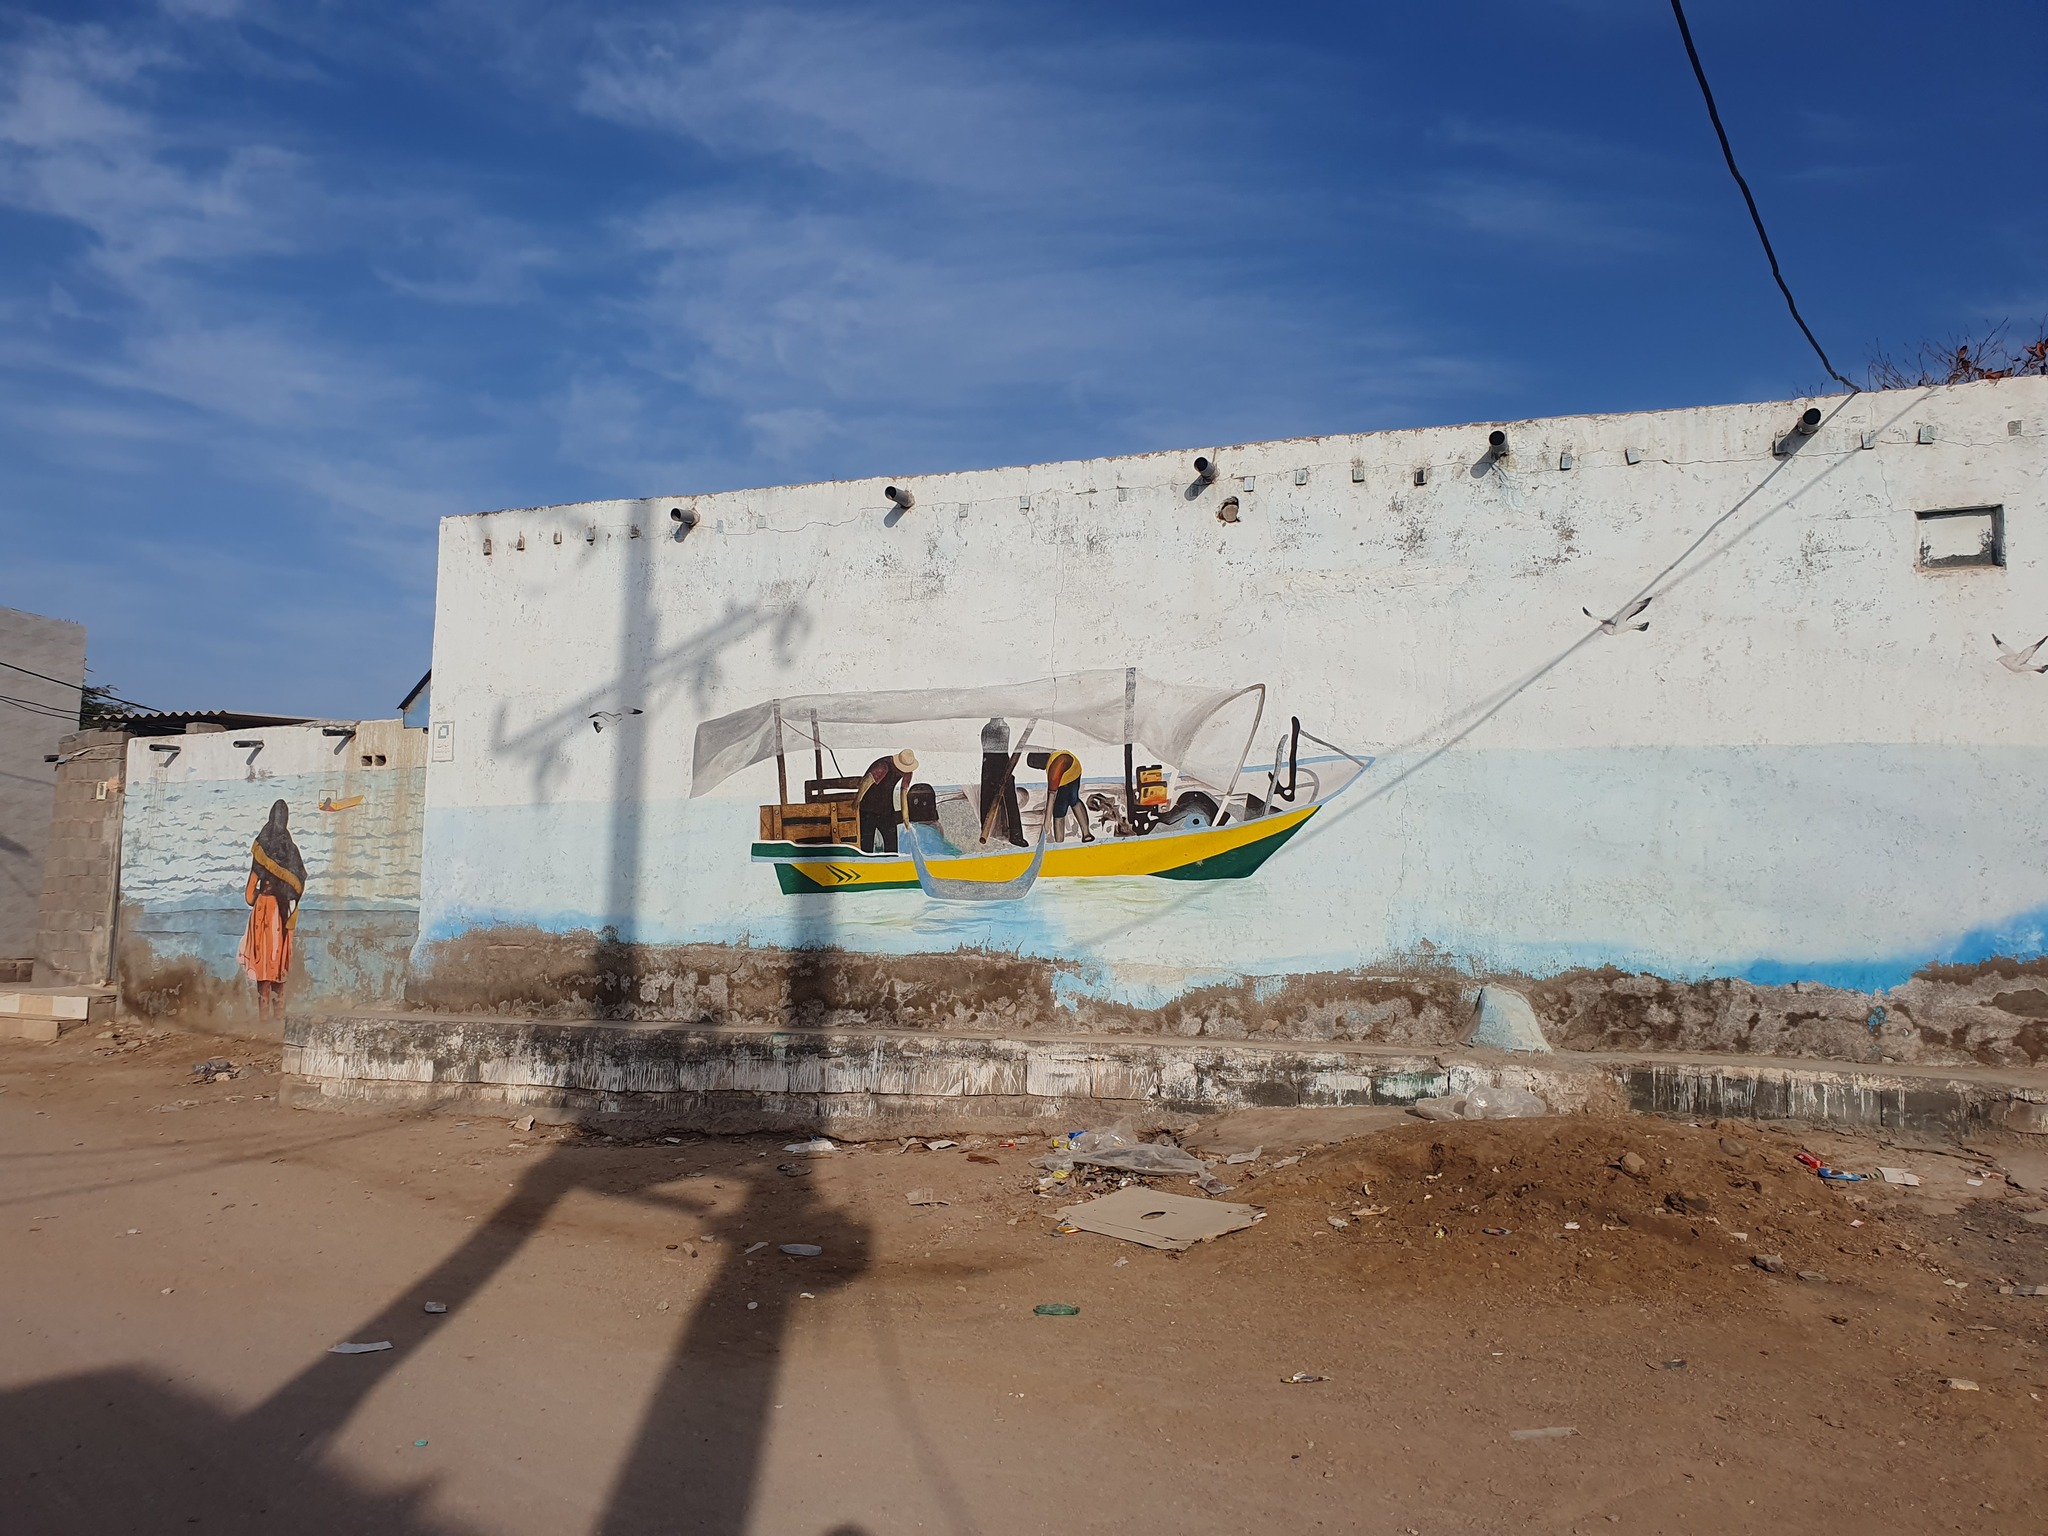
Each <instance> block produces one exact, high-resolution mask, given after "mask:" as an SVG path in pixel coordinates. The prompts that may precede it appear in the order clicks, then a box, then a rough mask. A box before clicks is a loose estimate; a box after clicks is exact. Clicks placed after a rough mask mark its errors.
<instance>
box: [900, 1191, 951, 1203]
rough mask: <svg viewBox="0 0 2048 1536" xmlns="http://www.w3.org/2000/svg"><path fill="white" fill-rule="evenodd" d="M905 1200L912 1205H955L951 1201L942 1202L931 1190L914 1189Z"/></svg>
mask: <svg viewBox="0 0 2048 1536" xmlns="http://www.w3.org/2000/svg"><path fill="white" fill-rule="evenodd" d="M903 1198H904V1199H906V1200H908V1201H909V1202H910V1203H911V1204H912V1205H951V1204H952V1203H953V1202H952V1201H950V1200H941V1199H940V1198H939V1197H938V1195H937V1194H935V1193H934V1192H933V1191H931V1190H929V1189H913V1190H912V1191H911V1192H910V1193H909V1194H907V1195H905V1196H904V1197H903Z"/></svg>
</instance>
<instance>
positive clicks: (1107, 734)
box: [691, 668, 1372, 901]
mask: <svg viewBox="0 0 2048 1536" xmlns="http://www.w3.org/2000/svg"><path fill="white" fill-rule="evenodd" d="M1265 695H1266V689H1265V685H1264V684H1263V683H1254V684H1252V685H1250V686H1249V687H1243V688H1232V689H1217V688H1204V687H1199V686H1195V685H1186V684H1163V683H1159V682H1155V681H1153V680H1151V679H1149V678H1145V677H1142V676H1141V675H1140V674H1139V673H1138V672H1137V670H1136V669H1135V668H1123V669H1117V670H1110V669H1101V670H1098V671H1093V672H1083V673H1069V674H1065V675H1062V676H1059V677H1053V678H1045V679H1040V680H1038V681H1035V682H1031V683H1019V684H1001V685H993V686H988V687H979V688H953V689H923V690H919V689H906V690H892V691H887V692H874V693H858V694H812V695H803V696H799V697H791V698H781V699H771V700H769V701H767V702H766V703H764V704H759V705H754V706H751V707H750V708H748V709H745V710H740V711H736V712H735V713H733V714H730V715H725V716H720V717H719V718H718V719H716V720H709V721H706V722H705V723H704V724H703V725H701V726H700V727H699V728H698V734H697V741H696V756H695V761H694V765H693V773H692V782H691V794H692V795H693V796H694V795H699V794H703V793H705V792H707V791H708V790H710V789H711V788H713V787H715V786H716V785H717V784H718V783H720V782H722V781H723V780H725V779H727V778H729V777H731V776H732V775H733V774H735V773H739V772H741V771H743V770H747V769H751V768H753V767H754V766H755V765H757V764H765V763H767V762H770V761H773V762H774V764H775V780H776V796H777V798H776V800H775V802H773V803H771V804H768V805H763V806H762V807H761V836H760V837H759V838H758V839H757V840H755V842H754V843H753V846H752V850H751V856H752V860H753V862H755V863H757V864H767V865H770V866H772V867H773V868H774V870H775V878H776V881H777V883H778V885H779V886H780V888H781V890H782V891H783V893H784V894H786V895H792V896H795V895H818V894H847V893H854V892H861V891H902V890H913V889H916V890H922V891H923V892H924V893H925V894H927V895H929V896H933V897H937V898H940V899H945V900H957V901H1008V900H1016V899H1019V898H1021V897H1023V896H1025V895H1027V894H1029V893H1030V891H1031V890H1032V889H1033V888H1034V887H1035V886H1036V885H1037V883H1038V882H1039V881H1040V880H1069V879H1108V878H1130V877H1135V876H1151V877H1155V878H1158V879H1165V880H1235V879H1242V878H1244V877H1245V876H1247V875H1250V874H1252V873H1253V872H1254V871H1256V870H1257V869H1258V868H1259V867H1260V866H1261V865H1263V864H1264V863H1265V862H1266V860H1267V859H1269V858H1271V857H1272V856H1273V855H1274V854H1275V853H1277V852H1278V851H1279V850H1280V849H1281V848H1282V847H1284V846H1285V845H1286V844H1287V842H1288V841H1289V840H1290V839H1291V838H1292V837H1293V836H1294V835H1295V834H1296V833H1297V832H1299V831H1300V830H1301V829H1302V828H1303V827H1304V826H1306V825H1307V824H1308V823H1309V821H1310V820H1311V819H1313V818H1314V816H1315V815H1316V813H1317V812H1318V811H1320V810H1321V809H1322V807H1323V806H1324V805H1327V804H1328V803H1329V802H1330V800H1332V799H1333V798H1335V797H1336V796H1337V795H1338V794H1340V793H1341V792H1342V791H1343V790H1345V789H1346V788H1348V787H1349V786H1350V785H1351V784H1352V783H1353V782H1355V781H1356V780H1357V779H1358V777H1359V776H1360V775H1361V774H1363V773H1364V772H1365V771H1366V770H1367V769H1368V768H1370V767H1371V766H1372V759H1371V758H1370V757H1361V756H1359V755H1357V754H1356V753H1352V752H1348V751H1346V750H1345V749H1343V748H1341V747H1338V746H1336V745H1335V744H1334V743H1331V742H1328V741H1325V740H1323V739H1322V738H1321V737H1318V736H1315V735H1313V734H1311V733H1310V732H1308V731H1305V730H1304V729H1303V728H1302V725H1301V721H1300V720H1299V719H1298V718H1296V719H1294V720H1293V721H1292V722H1291V723H1290V727H1289V729H1288V731H1287V732H1286V733H1284V734H1282V735H1281V737H1280V739H1279V740H1278V741H1277V742H1276V743H1275V745H1274V748H1273V757H1272V761H1271V764H1270V765H1269V766H1268V767H1266V768H1264V769H1263V770H1262V769H1260V768H1257V767H1254V768H1252V769H1251V770H1250V771H1249V773H1247V769H1246V764H1247V760H1248V759H1249V757H1250V754H1251V748H1252V743H1253V741H1254V740H1255V739H1256V737H1257V734H1258V730H1259V724H1260V721H1261V720H1262V719H1263V718H1264V713H1265ZM1233 712H1242V713H1243V714H1248V715H1249V717H1250V726H1249V728H1248V729H1244V728H1243V722H1242V720H1241V719H1236V720H1233V719H1232V715H1233ZM983 717H989V718H987V728H988V730H989V731H994V732H996V734H995V736H994V740H995V741H996V743H997V745H996V747H995V749H994V751H993V753H992V754H991V752H990V739H991V738H990V736H989V735H988V734H986V733H984V732H983V727H982V725H981V721H982V719H983ZM1012 717H1014V718H1019V719H1023V720H1025V721H1026V722H1028V723H1027V724H1026V726H1025V729H1024V732H1023V736H1022V738H1021V739H1019V740H1018V741H1017V743H1016V750H1015V751H1014V752H1010V738H1009V726H1008V720H1009V718H1012ZM998 728H999V729H998ZM1041 729H1044V730H1045V731H1046V733H1047V736H1051V735H1054V734H1055V733H1058V732H1065V733H1066V739H1067V740H1068V741H1069V742H1070V743H1071V746H1057V745H1055V744H1054V743H1053V742H1051V741H1048V740H1046V738H1045V737H1035V734H1034V733H1037V732H1039V731H1041ZM1240 731H1241V732H1242V734H1241V735H1240V734H1239V732H1240ZM792 738H793V739H792ZM1034 739H1037V740H1040V741H1042V742H1044V745H1042V746H1041V747H1040V749H1039V750H1038V751H1036V752H1028V751H1027V749H1028V747H1029V745H1030V743H1031V742H1032V741H1033V740H1034ZM964 740H974V741H976V742H978V744H979V745H980V746H981V748H982V753H981V763H982V767H983V771H984V779H983V783H984V784H986V783H989V782H991V781H990V780H989V779H988V778H987V777H986V775H987V774H988V773H989V772H990V771H991V769H990V765H991V764H993V765H994V771H995V772H997V773H998V774H1000V775H1001V776H1002V782H1004V783H1006V784H1007V786H1008V790H1007V793H1008V794H1009V795H1010V796H1011V797H1013V799H1014V803H1015V806H1016V815H1015V817H1014V818H1013V819H1012V820H1011V821H1010V829H1011V832H1012V834H1013V836H1011V837H1003V836H1001V835H999V833H998V831H997V821H998V819H999V812H998V809H997V808H996V807H997V805H998V804H999V801H998V800H997V799H995V798H994V797H992V798H991V802H990V806H989V808H988V810H987V816H986V819H984V817H983V816H982V814H981V811H982V806H981V798H980V793H981V792H980V786H975V787H973V788H970V787H968V786H966V785H961V784H952V785H938V786H934V785H932V784H926V783H915V782H911V780H912V778H913V777H914V773H915V770H916V769H917V767H918V763H917V761H916V756H915V752H914V751H904V750H902V749H903V748H907V747H912V746H915V747H924V748H926V749H927V750H937V751H941V752H949V753H951V754H953V755H954V756H956V757H960V756H965V755H966V754H965V753H964V752H963V751H962V745H963V741H964ZM1304 741H1306V742H1308V743H1310V745H1311V749H1313V748H1314V747H1317V746H1320V747H1323V748H1326V749H1327V753H1326V754H1324V755H1316V754H1314V752H1313V750H1311V754H1310V755H1309V756H1306V757H1304V756H1303V755H1302V743H1303V742H1304ZM1091 743H1093V744H1099V745H1109V746H1114V747H1119V748H1121V750H1122V754H1123V770H1124V771H1123V775H1122V777H1121V778H1107V777H1103V776H1100V775H1097V776H1095V777H1088V776H1086V775H1082V776H1080V777H1079V778H1078V780H1076V779H1074V778H1073V777H1072V775H1073V774H1074V773H1075V772H1077V771H1078V769H1079V759H1078V757H1076V756H1075V752H1076V751H1077V750H1078V751H1089V752H1091V753H1092V751H1093V746H1092V745H1090V744H1091ZM877 744H881V745H883V746H884V747H885V757H884V758H881V759H877V760H876V762H875V764H874V765H872V767H871V769H870V772H871V773H873V772H875V771H876V770H878V769H879V770H886V769H887V768H888V762H887V761H886V758H887V749H888V748H892V747H893V748H896V749H897V750H898V752H899V759H898V760H899V761H900V762H902V763H904V764H907V765H909V767H908V771H906V772H905V773H903V774H901V775H898V777H899V778H900V779H901V780H902V788H900V789H895V790H889V791H886V792H887V793H889V794H891V795H893V796H895V797H896V798H893V799H891V800H889V801H888V802H887V805H886V808H885V811H886V814H884V815H883V821H882V822H877V821H876V820H875V819H874V816H873V815H872V814H870V815H867V816H865V817H864V816H863V814H862V812H861V811H860V805H861V799H862V797H863V796H864V795H867V794H869V793H870V786H871V785H872V784H874V783H875V782H876V781H874V780H870V779H867V778H862V777H853V776H848V775H845V774H844V773H842V772H840V771H839V766H840V765H839V761H838V751H839V749H840V748H842V747H844V748H847V749H849V750H853V749H871V748H873V747H874V746H875V745H877ZM1141 748H1142V752H1141ZM1006 753H1007V754H1008V756H1007V767H1005V754H1006ZM828 754H830V755H831V757H832V760H833V768H834V772H833V773H832V774H830V775H828V774H827V773H826V757H827V755H828ZM1141 755H1142V756H1144V757H1148V758H1156V759H1158V760H1157V761H1154V762H1148V763H1144V764H1142V765H1141V764H1140V763H1139V761H1138V759H1139V757H1140V756H1141ZM792 756H797V757H799V758H801V757H804V756H808V757H810V758H811V765H810V766H812V768H813V770H814V772H813V776H811V777H809V778H808V779H806V780H803V781H802V783H801V786H800V787H801V790H802V798H801V799H799V800H792V799H791V796H790V791H791V776H790V762H789V760H790V758H791V757H792ZM1027 757H1028V760H1029V764H1030V767H1031V768H1034V769H1038V768H1045V769H1047V770H1048V780H1047V782H1046V784H1045V785H1044V786H1043V787H1037V786H1032V785H1026V784H1020V783H1019V782H1017V779H1016V769H1017V767H1018V765H1019V763H1020V762H1022V761H1025V760H1026V759H1027ZM1060 758H1065V759H1067V760H1068V762H1067V764H1066V765H1065V766H1064V768H1062V766H1061V765H1060V764H1059V763H1058V762H1056V761H1055V760H1056V759H1060ZM856 761H858V759H857V758H856ZM1054 772H1063V773H1065V774H1066V775H1067V776H1066V777H1063V778H1062V779H1061V789H1060V793H1059V795H1058V796H1055V794H1054V790H1053V784H1052V779H1051V774H1052V773H1054ZM873 793H877V794H879V793H884V791H882V790H879V789H876V790H874V791H873ZM874 804H875V802H874V801H873V800H872V799H869V800H868V801H867V805H868V806H869V807H870V810H871V811H872V808H873V806H874ZM1055 810H1058V814H1057V815H1055V814H1054V812H1055ZM883 823H886V824H883ZM1070 828H1071V829H1072V830H1074V831H1075V832H1076V833H1077V834H1078V836H1077V837H1076V838H1075V840H1073V841H1067V840H1066V837H1065V834H1066V833H1067V832H1068V830H1069V829H1070ZM1034 833H1035V841H1034V840H1033V834H1034ZM869 837H872V839H873V840H872V841H870V843H869V846H868V847H866V848H863V847H862V846H861V842H862V841H863V839H864V838H869ZM1018 837H1021V838H1023V839H1024V840H1023V842H1022V843H1021V845H1019V844H1018V843H1017V842H1016V841H1015V838H1018ZM891 842H894V843H895V844H896V846H895V847H893V848H892V847H889V846H888V845H889V844H890V843H891Z"/></svg>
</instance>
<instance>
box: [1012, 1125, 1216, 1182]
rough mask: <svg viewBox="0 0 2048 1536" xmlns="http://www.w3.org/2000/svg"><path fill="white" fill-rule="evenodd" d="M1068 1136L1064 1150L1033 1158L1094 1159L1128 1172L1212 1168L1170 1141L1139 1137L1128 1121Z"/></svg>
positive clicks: (1051, 1162)
mask: <svg viewBox="0 0 2048 1536" xmlns="http://www.w3.org/2000/svg"><path fill="white" fill-rule="evenodd" d="M1064 1139H1065V1142H1066V1149H1065V1150H1064V1151H1062V1152H1059V1153H1057V1154H1055V1155H1054V1156H1053V1157H1051V1158H1033V1159H1032V1162H1033V1163H1034V1164H1035V1165H1037V1166H1038V1167H1041V1168H1043V1167H1056V1166H1061V1165H1064V1166H1068V1167H1071V1166H1072V1165H1073V1164H1075V1163H1093V1164H1094V1165H1095V1166H1096V1167H1098V1168H1115V1169H1118V1170H1120V1171H1121V1172H1124V1173H1187V1174H1194V1175H1196V1176H1198V1177H1199V1176H1200V1175H1203V1174H1206V1173H1207V1172H1208V1171H1209V1165H1208V1164H1207V1163H1205V1162H1203V1161H1202V1160H1201V1159H1200V1158H1199V1157H1196V1156H1195V1155H1194V1154H1193V1153H1192V1152H1185V1151H1183V1150H1182V1149H1181V1148H1179V1147H1178V1146H1176V1145H1174V1143H1172V1142H1170V1141H1140V1140H1138V1133H1137V1132H1136V1131H1134V1130H1132V1129H1131V1126H1130V1124H1129V1122H1127V1121H1119V1122H1118V1123H1117V1124H1115V1125H1113V1126H1105V1127H1101V1128H1098V1129H1095V1130H1088V1131H1076V1132H1074V1133H1073V1134H1072V1135H1070V1136H1068V1137H1066V1138H1064Z"/></svg>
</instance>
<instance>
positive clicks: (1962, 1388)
mask: <svg viewBox="0 0 2048 1536" xmlns="http://www.w3.org/2000/svg"><path fill="white" fill-rule="evenodd" d="M1943 1385H1945V1386H1946V1387H1947V1388H1948V1389H1949V1391H1951V1392H1976V1391H1979V1390H1981V1389H1980V1388H1979V1387H1978V1385H1977V1383H1975V1382H1974V1381H1972V1380H1970V1378H1969V1377H1967V1376H1951V1377H1949V1379H1948V1380H1947V1381H1946V1382H1945V1383H1943Z"/></svg>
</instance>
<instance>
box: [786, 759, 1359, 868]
mask: <svg viewBox="0 0 2048 1536" xmlns="http://www.w3.org/2000/svg"><path fill="white" fill-rule="evenodd" d="M1084 782H1085V781H1084ZM1320 809H1322V807H1321V806H1319V805H1310V806H1304V807H1303V808H1302V809H1300V810H1298V811H1286V812H1283V813H1281V814H1280V815H1277V816H1264V817H1261V818H1260V819H1258V820H1257V821H1247V822H1238V823H1231V824H1227V825H1224V826H1220V827H1208V828H1204V829H1202V830H1199V831H1189V832H1162V833H1154V834H1152V835H1149V836H1145V837H1116V838H1097V839H1096V840H1095V841H1094V842H1092V843H1078V844H1074V843H1068V844H1061V845H1059V846H1057V847H1052V848H1047V849H1046V850H1045V858H1044V863H1043V865H1042V867H1041V869H1040V872H1039V878H1040V879H1045V880H1063V879H1077V878H1087V877H1090V876H1097V877H1100V876H1109V875H1156V876H1158V877H1159V878H1161V879H1163V880H1241V879H1243V878H1244V877H1245V876H1246V875H1249V874H1251V873H1253V872H1254V871H1255V870H1257V869H1258V867H1259V866H1260V865H1261V864H1263V863H1265V862H1266V860H1267V859H1269V858H1271V857H1272V856H1273V855H1274V854H1275V853H1277V852H1279V851H1280V847H1281V845H1282V844H1284V843H1285V842H1286V841H1287V840H1288V839H1289V838H1290V837H1292V836H1294V834H1295V833H1297V832H1299V831H1300V830H1301V829H1302V828H1303V827H1304V826H1305V825H1307V823H1308V820H1309V818H1310V817H1311V816H1313V815H1315V813H1316V812H1317V811H1319V810H1320ZM906 831H907V832H909V833H910V834H911V835H913V836H918V837H920V838H924V837H925V833H924V832H923V831H922V829H918V828H907V829H906ZM1032 858H1033V855H1032V854H1031V853H1030V852H1028V851H1026V850H1024V849H1018V850H1016V851H1014V852H1011V853H985V854H975V855H969V856H961V855H959V854H954V855H952V856H948V855H946V854H945V853H943V852H941V853H937V854H936V855H934V854H933V853H930V852H927V853H926V864H927V867H928V868H929V870H930V871H931V873H932V874H933V875H935V876H937V877H939V878H940V879H945V880H965V881H974V882H979V883H982V884H987V885H1000V884H1007V883H1008V882H1010V881H1012V880H1015V879H1016V878H1017V877H1019V876H1020V875H1022V874H1023V873H1024V870H1025V868H1026V866H1028V865H1029V864H1030V863H1031V862H1032ZM754 862H755V863H757V864H772V865H774V866H775V878H776V880H777V881H778V882H779V883H780V884H781V886H782V891H783V894H784V895H786V896H797V895H808V894H811V893H814V892H820V891H832V892H838V891H900V890H906V889H916V888H917V886H918V885H919V880H918V870H917V865H916V862H915V859H914V857H913V856H912V855H911V854H908V853H862V852H861V851H860V849H858V848H855V847H852V846H850V845H847V844H844V843H839V844H832V845H829V846H825V847H817V846H805V845H802V844H798V843H758V842H757V843H755V844H754Z"/></svg>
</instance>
